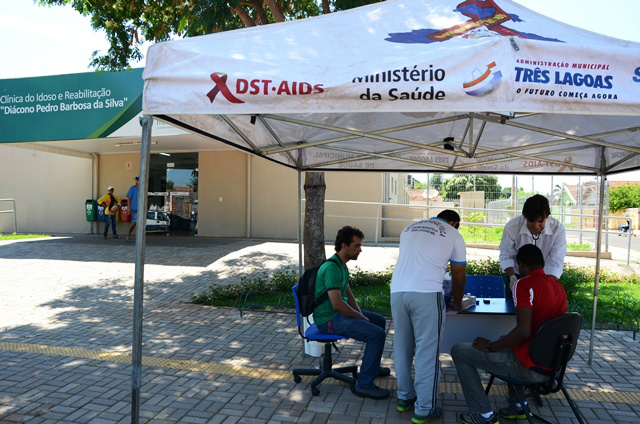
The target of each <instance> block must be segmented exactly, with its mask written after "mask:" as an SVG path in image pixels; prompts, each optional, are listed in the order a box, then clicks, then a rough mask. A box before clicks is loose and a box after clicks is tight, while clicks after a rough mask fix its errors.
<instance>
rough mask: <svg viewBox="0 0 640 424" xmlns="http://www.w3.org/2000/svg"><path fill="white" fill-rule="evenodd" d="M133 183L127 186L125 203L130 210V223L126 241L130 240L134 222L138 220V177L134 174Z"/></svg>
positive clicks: (134, 225) (134, 226)
mask: <svg viewBox="0 0 640 424" xmlns="http://www.w3.org/2000/svg"><path fill="white" fill-rule="evenodd" d="M133 180H134V181H135V183H134V184H133V185H132V186H131V187H129V191H128V192H127V205H129V210H130V211H131V225H130V226H129V232H128V233H127V243H129V242H131V233H132V232H133V229H134V228H136V222H137V221H138V184H139V183H140V177H139V176H137V175H136V176H135V177H134V179H133Z"/></svg>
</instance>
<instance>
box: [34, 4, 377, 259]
mask: <svg viewBox="0 0 640 424" xmlns="http://www.w3.org/2000/svg"><path fill="white" fill-rule="evenodd" d="M379 1H381V0H320V1H319V2H318V1H316V0H281V1H276V0H264V1H259V0H39V2H40V4H41V5H48V6H53V5H67V4H70V5H71V6H72V7H73V8H74V9H75V10H77V11H78V12H80V13H81V14H82V15H83V16H90V17H91V26H92V27H93V28H94V29H96V30H98V29H103V30H104V31H105V32H106V35H107V39H108V41H109V44H110V47H109V50H108V52H107V54H104V55H102V54H101V53H100V52H98V51H95V52H93V55H92V60H91V63H90V66H93V67H95V68H96V69H99V70H107V71H117V70H122V69H126V68H128V67H129V63H131V62H132V61H138V60H140V59H142V57H143V55H142V52H141V51H140V46H141V45H142V44H143V43H144V42H146V41H154V42H159V41H167V40H170V39H173V38H176V37H193V36H196V35H203V34H210V33H214V32H221V31H228V30H232V29H238V28H242V27H252V26H256V25H266V24H270V23H273V22H285V21H287V20H295V19H302V18H308V17H311V16H318V15H322V14H328V13H331V12H334V11H339V10H346V9H352V8H354V7H358V6H363V5H366V4H371V3H377V2H379ZM192 177H193V176H192ZM194 178H195V179H194ZM194 178H192V179H191V181H190V183H189V184H191V187H193V188H194V191H195V190H197V176H195V177H194ZM324 192H325V184H324V174H322V173H317V172H311V173H309V172H308V173H307V174H306V176H305V196H306V201H307V208H306V213H305V223H304V228H305V231H304V243H305V261H304V262H305V263H304V265H305V268H307V269H308V268H310V267H312V266H314V265H313V264H319V263H321V262H322V261H324V258H325V253H324ZM320 206H322V207H320ZM307 251H308V252H309V255H307Z"/></svg>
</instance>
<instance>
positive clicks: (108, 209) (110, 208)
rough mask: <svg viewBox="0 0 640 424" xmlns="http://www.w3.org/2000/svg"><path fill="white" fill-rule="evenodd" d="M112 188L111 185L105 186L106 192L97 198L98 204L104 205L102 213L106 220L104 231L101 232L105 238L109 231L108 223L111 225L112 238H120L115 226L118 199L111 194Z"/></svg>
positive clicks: (118, 207)
mask: <svg viewBox="0 0 640 424" xmlns="http://www.w3.org/2000/svg"><path fill="white" fill-rule="evenodd" d="M113 190H114V189H113V186H109V187H107V194H105V195H104V196H102V197H101V198H99V199H98V204H99V205H100V206H102V207H104V215H105V217H106V218H107V222H105V225H104V233H103V234H102V236H103V237H104V239H105V240H106V239H107V234H108V233H109V223H111V225H112V226H113V238H115V239H117V238H120V237H119V236H118V230H117V228H116V215H117V213H118V209H120V199H119V198H118V196H116V195H115V194H113Z"/></svg>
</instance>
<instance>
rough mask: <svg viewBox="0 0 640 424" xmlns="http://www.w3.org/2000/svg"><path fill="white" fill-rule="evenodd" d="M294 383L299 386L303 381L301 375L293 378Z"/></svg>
mask: <svg viewBox="0 0 640 424" xmlns="http://www.w3.org/2000/svg"><path fill="white" fill-rule="evenodd" d="M293 381H295V382H296V384H298V383H299V382H301V381H302V377H300V376H299V375H294V376H293Z"/></svg>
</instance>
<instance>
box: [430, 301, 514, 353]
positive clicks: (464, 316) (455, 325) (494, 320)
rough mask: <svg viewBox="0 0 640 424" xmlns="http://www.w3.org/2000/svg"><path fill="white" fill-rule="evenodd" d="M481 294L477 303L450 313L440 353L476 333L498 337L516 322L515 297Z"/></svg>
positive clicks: (471, 337)
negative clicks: (482, 295) (485, 295)
mask: <svg viewBox="0 0 640 424" xmlns="http://www.w3.org/2000/svg"><path fill="white" fill-rule="evenodd" d="M486 300H488V301H489V303H485V299H481V298H478V299H477V302H476V306H472V307H470V308H467V309H465V310H464V311H460V312H458V313H448V314H447V317H446V318H445V323H444V338H443V340H442V346H441V349H440V352H441V353H450V352H451V347H452V346H453V345H454V344H456V343H458V342H471V341H473V339H475V338H476V337H478V336H480V337H486V338H487V339H489V340H496V339H497V338H499V337H500V336H504V335H505V334H507V333H508V332H509V331H511V330H512V329H513V328H514V327H515V326H516V311H515V307H514V306H513V299H504V298H491V299H486Z"/></svg>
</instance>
